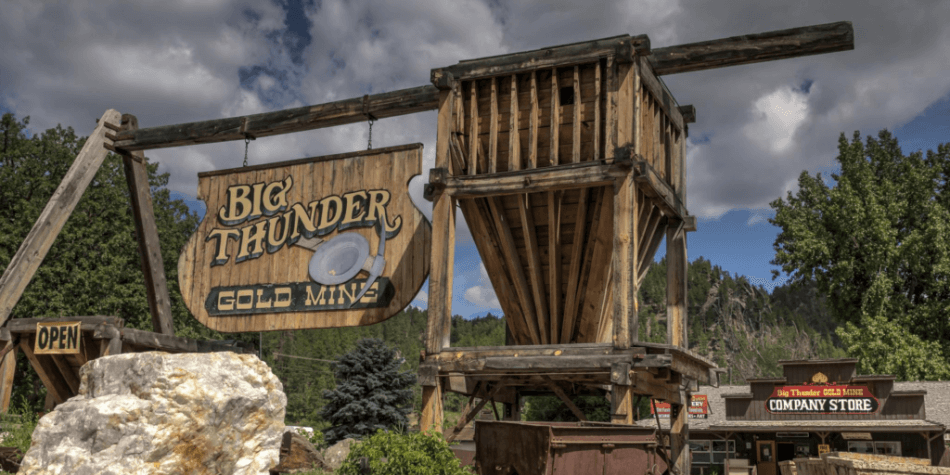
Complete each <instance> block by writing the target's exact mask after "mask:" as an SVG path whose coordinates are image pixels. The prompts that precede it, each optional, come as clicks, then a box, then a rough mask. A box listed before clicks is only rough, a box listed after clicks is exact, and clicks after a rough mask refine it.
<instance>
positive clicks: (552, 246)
mask: <svg viewBox="0 0 950 475" xmlns="http://www.w3.org/2000/svg"><path fill="white" fill-rule="evenodd" d="M546 197H547V201H548V203H547V204H548V299H549V302H550V303H549V304H548V315H549V319H550V323H551V343H557V342H559V341H560V336H559V334H558V333H559V331H560V330H561V325H562V315H563V312H562V311H561V199H562V198H563V192H561V191H549V192H548V193H547V194H546Z"/></svg>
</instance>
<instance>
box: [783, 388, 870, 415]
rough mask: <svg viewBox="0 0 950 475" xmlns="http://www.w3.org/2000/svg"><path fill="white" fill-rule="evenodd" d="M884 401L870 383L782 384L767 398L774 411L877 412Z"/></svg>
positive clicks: (813, 412)
mask: <svg viewBox="0 0 950 475" xmlns="http://www.w3.org/2000/svg"><path fill="white" fill-rule="evenodd" d="M879 407H880V404H879V402H878V400H877V398H875V397H874V395H873V394H871V391H870V390H869V389H868V388H867V386H851V385H837V384H828V385H822V384H816V385H804V386H781V387H777V388H775V390H774V391H772V395H771V396H769V398H768V399H766V400H765V408H766V410H768V411H769V412H770V413H772V414H873V413H875V412H877V410H878V408H879Z"/></svg>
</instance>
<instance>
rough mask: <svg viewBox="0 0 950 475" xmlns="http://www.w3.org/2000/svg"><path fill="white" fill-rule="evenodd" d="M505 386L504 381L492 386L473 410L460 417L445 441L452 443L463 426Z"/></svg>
mask: <svg viewBox="0 0 950 475" xmlns="http://www.w3.org/2000/svg"><path fill="white" fill-rule="evenodd" d="M503 387H505V383H504V381H502V382H499V383H496V384H495V386H494V387H492V388H491V391H489V393H488V396H486V397H484V398H482V400H481V401H479V403H478V404H476V405H475V407H474V408H472V409H471V410H469V411H468V412H466V413H465V414H463V415H462V416H461V417H460V418H459V423H458V424H457V425H456V426H455V429H453V430H452V433H451V434H449V436H448V437H446V438H445V441H446V442H449V443H451V442H452V441H453V440H455V438H456V437H458V435H459V432H462V428H464V427H465V425H466V424H468V423H469V422H471V421H472V419H474V418H475V415H477V414H478V411H481V410H482V408H483V407H485V404H487V403H488V401H491V400H493V399H494V397H495V394H497V393H498V391H499V390H500V389H501V388H503Z"/></svg>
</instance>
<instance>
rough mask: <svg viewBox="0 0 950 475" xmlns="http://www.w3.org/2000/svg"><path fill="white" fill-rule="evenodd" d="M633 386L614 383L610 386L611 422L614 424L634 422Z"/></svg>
mask: <svg viewBox="0 0 950 475" xmlns="http://www.w3.org/2000/svg"><path fill="white" fill-rule="evenodd" d="M633 411H634V407H633V388H631V387H630V386H627V385H620V384H614V385H612V386H611V388H610V422H612V423H614V424H633V423H634V414H633Z"/></svg>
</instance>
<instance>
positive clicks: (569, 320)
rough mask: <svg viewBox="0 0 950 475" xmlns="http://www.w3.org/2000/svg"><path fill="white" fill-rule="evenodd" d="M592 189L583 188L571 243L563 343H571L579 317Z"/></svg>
mask: <svg viewBox="0 0 950 475" xmlns="http://www.w3.org/2000/svg"><path fill="white" fill-rule="evenodd" d="M589 195H590V190H588V189H587V188H581V190H580V199H579V201H578V203H577V217H576V218H575V220H574V236H573V240H574V242H573V243H572V244H571V257H570V259H571V260H570V262H571V265H570V268H569V269H568V274H567V293H566V294H565V295H564V318H563V323H562V324H561V343H564V344H566V343H570V342H571V340H572V338H573V337H574V321H575V320H576V319H577V312H578V308H577V305H578V297H579V296H580V292H579V291H578V287H579V286H580V275H581V267H582V266H583V262H582V259H583V256H584V254H583V251H584V239H585V233H586V228H587V197H588V196H589Z"/></svg>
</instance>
